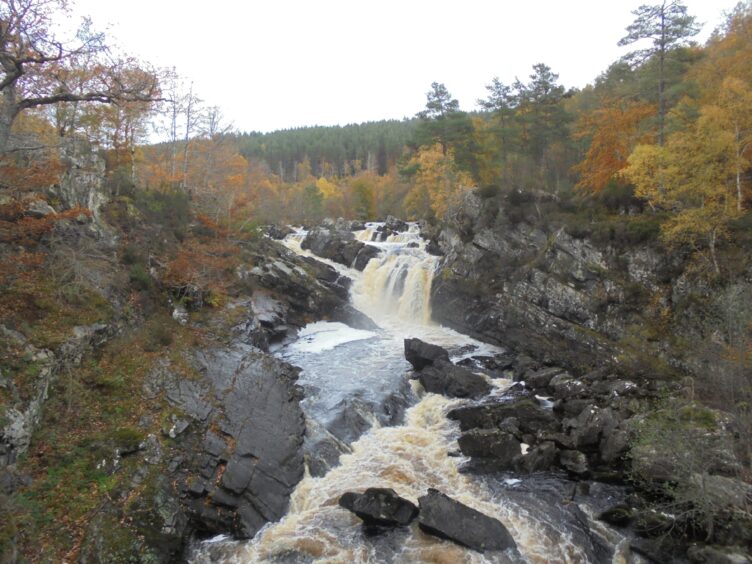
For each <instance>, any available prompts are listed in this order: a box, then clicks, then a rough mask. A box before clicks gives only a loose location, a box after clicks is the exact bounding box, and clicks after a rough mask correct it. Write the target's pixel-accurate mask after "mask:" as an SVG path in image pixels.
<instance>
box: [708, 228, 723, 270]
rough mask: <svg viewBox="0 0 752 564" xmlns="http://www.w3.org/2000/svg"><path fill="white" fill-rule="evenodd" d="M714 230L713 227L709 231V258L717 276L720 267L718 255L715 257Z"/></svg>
mask: <svg viewBox="0 0 752 564" xmlns="http://www.w3.org/2000/svg"><path fill="white" fill-rule="evenodd" d="M716 231H717V230H716V229H713V230H712V231H711V232H710V258H711V259H712V260H713V269H714V270H715V274H716V276H718V275H720V274H721V269H720V268H719V267H718V257H716V254H715V241H716V237H717V235H716Z"/></svg>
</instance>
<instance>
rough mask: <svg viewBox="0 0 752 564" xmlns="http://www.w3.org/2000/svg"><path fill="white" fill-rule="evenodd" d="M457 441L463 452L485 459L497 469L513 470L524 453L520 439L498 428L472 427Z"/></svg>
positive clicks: (466, 454)
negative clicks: (515, 463) (516, 461)
mask: <svg viewBox="0 0 752 564" xmlns="http://www.w3.org/2000/svg"><path fill="white" fill-rule="evenodd" d="M457 442H458V444H459V447H460V451H462V454H464V455H465V456H471V457H473V458H480V459H484V462H486V463H490V465H489V466H490V467H492V468H493V469H495V470H511V469H512V468H513V467H514V462H515V460H516V459H517V458H518V457H519V456H520V455H521V454H522V449H521V446H520V441H518V440H517V439H516V438H515V437H514V435H512V434H510V433H505V432H504V431H499V430H497V429H471V430H470V431H466V432H465V433H462V435H461V436H460V438H459V440H458V441H457ZM487 465H488V464H487Z"/></svg>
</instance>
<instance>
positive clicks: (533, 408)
mask: <svg viewBox="0 0 752 564" xmlns="http://www.w3.org/2000/svg"><path fill="white" fill-rule="evenodd" d="M448 417H449V418H450V419H453V420H457V421H459V422H460V429H461V430H463V431H467V430H468V429H474V428H484V429H493V428H497V427H498V426H499V424H500V423H501V422H502V421H504V420H505V419H507V418H508V417H514V418H515V419H517V421H518V422H519V428H520V431H521V432H523V433H532V434H535V433H537V432H538V431H540V430H547V431H553V432H556V431H558V430H559V422H558V421H557V420H556V418H555V417H554V416H553V414H552V413H551V412H550V411H547V410H545V409H543V408H541V407H540V406H538V404H537V403H535V402H534V401H532V400H529V399H523V400H518V401H513V402H509V403H494V404H484V405H470V406H463V407H458V408H456V409H453V410H451V411H450V412H449V415H448Z"/></svg>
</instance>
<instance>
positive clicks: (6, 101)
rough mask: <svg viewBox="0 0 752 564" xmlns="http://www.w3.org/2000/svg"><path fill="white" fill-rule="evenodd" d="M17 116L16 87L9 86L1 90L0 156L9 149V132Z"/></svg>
mask: <svg viewBox="0 0 752 564" xmlns="http://www.w3.org/2000/svg"><path fill="white" fill-rule="evenodd" d="M17 115H18V104H17V103H16V87H15V85H13V84H11V85H9V86H7V87H6V88H5V90H3V102H2V104H0V155H3V154H4V153H5V151H7V150H8V149H9V148H10V147H9V146H8V145H9V143H10V130H11V127H13V122H14V121H15V120H16V116H17Z"/></svg>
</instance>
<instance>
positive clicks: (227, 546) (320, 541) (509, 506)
mask: <svg viewBox="0 0 752 564" xmlns="http://www.w3.org/2000/svg"><path fill="white" fill-rule="evenodd" d="M377 227H378V225H377V224H368V225H367V228H366V229H365V230H363V231H361V232H357V233H356V235H357V237H358V238H359V239H360V240H362V241H366V242H368V243H369V244H373V245H376V246H378V247H379V248H380V249H381V251H382V253H381V256H380V257H378V258H375V259H372V260H371V261H370V262H369V264H368V265H367V266H366V268H365V270H364V271H363V272H362V273H361V272H358V271H356V270H352V269H349V268H346V267H343V266H341V265H338V264H335V263H329V264H331V265H332V266H334V267H335V268H337V270H339V271H340V272H342V273H345V274H347V275H348V276H349V277H351V278H352V279H353V285H352V288H351V300H352V303H353V305H354V306H355V307H356V308H358V309H359V310H360V311H362V312H363V313H365V314H367V315H368V316H370V317H371V319H373V320H374V321H375V322H376V324H377V325H378V326H379V328H380V329H379V331H365V330H357V329H352V328H350V327H348V326H346V325H344V324H341V323H330V322H317V323H313V324H310V325H309V326H307V327H305V328H304V329H303V330H302V331H301V332H300V333H299V335H298V338H297V340H296V341H294V342H293V343H290V344H287V345H286V346H284V347H282V348H280V349H278V350H277V351H276V354H277V355H278V356H279V357H281V358H283V359H285V360H286V361H288V362H290V363H291V364H294V365H296V366H299V367H301V368H302V369H303V371H302V373H301V375H300V380H299V383H300V385H301V386H302V387H303V388H304V390H305V396H306V399H305V400H304V401H303V403H302V405H303V409H304V411H305V413H306V417H307V420H308V424H309V427H316V428H318V429H319V430H320V431H319V433H323V434H325V435H327V436H328V437H330V438H331V441H332V442H333V443H335V444H337V445H339V450H340V451H341V452H342V454H341V456H340V457H339V465H338V466H335V467H334V468H333V469H331V470H329V471H328V472H327V473H326V474H325V475H323V476H312V475H311V474H310V473H307V474H306V476H305V477H304V479H303V480H302V481H301V482H300V484H299V485H298V486H297V488H296V490H295V492H294V493H293V496H292V499H291V503H290V509H289V511H288V514H287V515H286V516H285V517H284V518H283V519H282V520H281V521H279V522H277V523H270V524H268V525H267V526H266V527H264V528H263V529H262V530H261V531H260V532H259V533H258V534H257V535H256V536H255V537H254V538H253V539H250V540H247V541H233V540H230V539H227V538H224V537H219V538H215V539H211V540H210V541H208V542H205V543H203V544H202V545H201V546H200V547H199V548H198V550H197V551H195V552H194V554H193V555H192V556H191V561H192V562H195V563H207V562H217V561H222V562H237V563H245V562H296V563H297V562H342V563H350V562H439V563H447V564H449V563H451V564H455V563H463V562H467V563H474V562H520V561H521V562H531V563H550V562H554V563H555V562H562V563H565V562H591V561H608V562H627V561H628V560H627V559H626V557H625V556H623V553H625V552H626V546H623V545H625V544H626V543H625V542H624V541H623V539H622V538H621V537H620V536H619V535H618V534H617V533H615V532H614V531H612V530H610V529H608V528H606V527H605V526H602V525H600V524H599V523H598V522H597V521H594V520H593V519H592V518H591V517H592V512H591V511H589V510H588V508H587V507H582V508H579V507H578V506H576V505H575V504H572V506H568V505H567V504H566V503H562V501H561V500H562V498H566V497H567V496H568V495H569V494H568V493H567V492H569V491H570V489H571V491H574V488H575V486H574V484H572V483H568V482H567V481H566V480H563V479H559V478H552V477H546V476H544V477H532V478H524V479H520V478H518V477H515V476H511V475H494V476H485V477H480V476H474V475H472V474H465V473H461V472H460V468H461V466H462V464H463V463H465V462H466V461H467V459H465V458H464V457H462V456H461V455H460V454H459V453H458V451H457V443H456V441H457V438H458V436H459V428H458V425H457V423H456V422H454V421H450V420H448V419H447V418H446V413H447V411H448V410H449V409H451V408H453V407H456V406H458V405H461V404H463V403H467V402H469V401H472V400H457V399H449V398H446V397H443V396H440V395H436V394H431V393H425V392H424V391H423V390H422V389H421V387H420V385H419V384H418V383H417V381H414V380H410V379H409V375H410V370H411V367H410V365H409V364H408V363H407V362H406V361H405V359H404V351H403V339H405V338H407V337H418V338H420V339H423V340H425V341H428V342H431V343H434V344H438V345H441V346H443V347H445V348H447V349H448V350H449V351H450V354H451V355H452V360H453V361H458V360H461V359H462V358H465V357H469V356H471V355H493V354H495V353H498V352H502V351H501V350H500V349H498V348H496V347H493V346H491V345H488V344H485V343H481V342H479V341H476V340H474V339H471V338H470V337H468V336H466V335H462V334H460V333H457V332H455V331H452V330H450V329H447V328H444V327H441V326H439V325H436V324H434V323H432V322H431V320H430V319H431V315H430V314H431V312H430V302H429V296H430V286H431V280H432V277H433V273H434V270H435V268H436V264H437V260H438V259H437V258H436V257H433V256H431V255H429V254H428V253H426V252H425V242H424V241H422V240H421V238H420V236H419V230H418V227H417V226H415V225H411V226H410V228H409V229H408V231H406V232H404V233H400V234H397V235H392V236H390V237H389V238H388V239H387V240H386V241H384V242H378V243H377V242H373V241H372V240H371V239H372V238H373V237H374V233H375V230H376V228H377ZM304 236H305V233H304V232H303V231H301V230H299V231H297V232H296V233H295V234H294V235H291V236H288V238H287V239H286V241H285V244H286V245H287V246H288V247H289V248H291V249H293V250H294V251H295V252H298V253H302V254H305V251H303V250H302V249H301V248H300V242H301V240H302V238H303V237H304ZM325 262H327V261H325ZM491 382H492V384H493V386H494V391H493V392H492V394H495V395H501V394H503V392H504V390H505V389H506V388H508V387H509V386H510V385H511V384H512V382H511V380H507V379H505V378H495V379H493V380H492V381H491ZM367 487H389V488H393V489H394V490H395V491H396V492H397V493H398V494H399V495H400V496H403V497H405V498H407V499H409V500H411V501H412V502H413V503H417V499H418V497H420V496H421V495H424V494H425V493H426V490H427V489H428V488H435V489H438V490H440V491H442V492H444V493H446V494H447V495H450V496H451V497H453V498H454V499H456V500H458V501H461V502H462V503H465V504H466V505H469V506H470V507H473V508H474V509H477V510H478V511H481V512H483V513H485V514H487V515H490V516H492V517H495V518H497V519H499V520H500V521H501V522H502V523H503V524H504V525H505V526H506V527H507V528H508V529H509V531H510V533H511V534H512V536H513V537H514V539H515V541H516V543H517V546H518V549H519V554H511V553H495V554H481V553H478V552H474V551H472V550H470V549H466V548H463V547H461V546H459V545H456V544H454V543H452V542H450V541H443V540H440V539H437V538H436V537H433V536H430V535H427V534H425V533H423V532H421V531H420V529H419V528H418V526H417V521H416V522H414V523H413V524H412V525H411V526H410V527H408V528H404V529H401V530H400V529H397V530H394V531H391V532H389V533H386V534H382V535H379V536H367V535H366V534H365V533H364V531H363V529H362V527H361V521H360V519H358V518H357V517H355V516H354V515H353V514H352V513H350V512H348V511H346V510H345V509H342V508H341V507H339V506H338V504H337V501H338V499H339V497H340V496H341V495H342V494H343V493H345V492H347V491H362V490H364V489H365V488H367ZM602 495H606V496H607V495H610V493H609V492H608V491H606V490H604V492H603V494H602Z"/></svg>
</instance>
